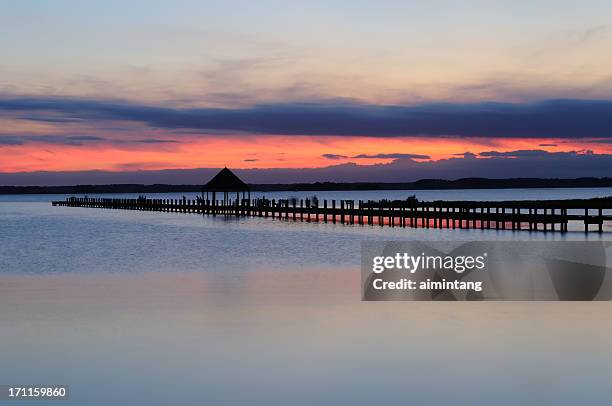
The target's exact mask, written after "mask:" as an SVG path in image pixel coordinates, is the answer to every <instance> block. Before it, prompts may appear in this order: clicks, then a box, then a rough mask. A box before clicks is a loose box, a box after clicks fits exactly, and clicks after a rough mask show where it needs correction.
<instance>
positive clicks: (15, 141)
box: [0, 134, 180, 146]
mask: <svg viewBox="0 0 612 406" xmlns="http://www.w3.org/2000/svg"><path fill="white" fill-rule="evenodd" d="M179 142H180V141H176V140H166V139H158V138H142V139H136V140H118V139H113V138H105V137H100V136H97V135H60V134H47V135H6V134H0V145H25V144H31V143H39V144H54V145H70V146H81V145H85V144H89V143H106V144H116V145H125V144H168V143H171V144H174V143H179Z"/></svg>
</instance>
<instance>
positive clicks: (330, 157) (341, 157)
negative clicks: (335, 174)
mask: <svg viewBox="0 0 612 406" xmlns="http://www.w3.org/2000/svg"><path fill="white" fill-rule="evenodd" d="M321 157H323V158H325V159H332V160H338V159H346V158H348V156H346V155H338V154H323V155H321Z"/></svg>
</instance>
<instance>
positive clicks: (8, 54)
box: [0, 0, 612, 185]
mask: <svg viewBox="0 0 612 406" xmlns="http://www.w3.org/2000/svg"><path fill="white" fill-rule="evenodd" d="M610 15H612V3H610V2H609V1H595V0H591V1H582V2H569V1H530V2H516V1H431V2H421V1H418V2H417V1H414V2H411V1H379V2H371V1H358V0H356V1H309V2H287V1H257V2H253V1H227V0H226V1H202V0H198V1H192V0H189V1H174V2H167V1H163V2H162V1H154V0H153V1H151V0H149V1H129V0H124V1H62V0H55V1H53V2H40V1H35V0H22V1H19V2H8V3H7V4H4V5H3V6H2V13H1V14H0V55H1V57H0V184H6V185H10V184H70V183H71V182H80V183H105V182H107V183H112V182H119V181H120V182H130V181H142V182H145V183H156V181H157V180H159V179H165V180H166V181H167V182H170V183H185V182H182V181H184V180H186V179H188V178H189V179H192V178H193V179H195V178H197V176H204V175H205V174H208V173H209V172H210V170H212V168H220V167H223V166H228V167H230V168H235V169H238V170H240V172H241V174H242V175H243V176H244V177H245V178H247V179H248V180H249V181H251V182H258V181H259V182H262V183H263V182H268V181H273V182H292V181H304V180H307V181H317V180H319V181H334V180H337V181H361V180H368V181H393V182H397V181H412V180H416V179H421V178H432V177H436V178H445V179H456V178H459V177H465V176H481V177H500V178H503V177H516V176H523V177H526V176H550V177H579V176H612V171H610V169H609V168H612V70H610V66H612V53H611V52H609V50H610V49H612V23H610V21H609V16H610ZM168 174H173V175H172V176H167V175H168ZM144 175H146V176H144Z"/></svg>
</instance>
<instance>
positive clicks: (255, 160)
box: [243, 158, 259, 162]
mask: <svg viewBox="0 0 612 406" xmlns="http://www.w3.org/2000/svg"><path fill="white" fill-rule="evenodd" d="M257 161H259V159H255V158H250V159H244V160H243V162H257Z"/></svg>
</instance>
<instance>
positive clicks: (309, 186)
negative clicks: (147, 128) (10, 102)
mask: <svg viewBox="0 0 612 406" xmlns="http://www.w3.org/2000/svg"><path fill="white" fill-rule="evenodd" d="M250 187H251V190H253V191H262V192H273V191H323V190H330V191H331V190H423V189H425V190H427V189H512V188H580V187H612V178H578V179H538V178H513V179H486V178H464V179H457V180H443V179H422V180H418V181H416V182H403V183H384V182H357V183H337V182H315V183H292V184H251V185H250ZM201 188H202V186H201V185H162V184H155V185H138V184H112V185H76V186H0V194H97V193H184V192H199V191H200V190H201Z"/></svg>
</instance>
